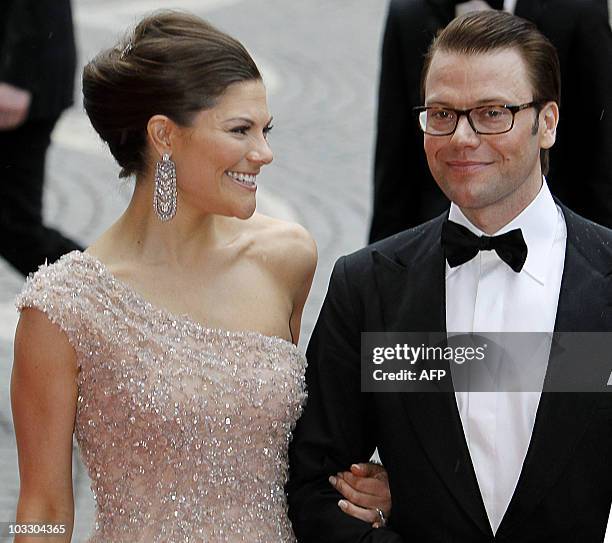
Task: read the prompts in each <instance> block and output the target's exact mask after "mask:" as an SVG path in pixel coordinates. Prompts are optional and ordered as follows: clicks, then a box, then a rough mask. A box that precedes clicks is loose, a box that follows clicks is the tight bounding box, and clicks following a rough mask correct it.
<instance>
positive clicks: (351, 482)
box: [329, 464, 391, 528]
mask: <svg viewBox="0 0 612 543" xmlns="http://www.w3.org/2000/svg"><path fill="white" fill-rule="evenodd" d="M329 482H330V483H331V485H332V486H333V487H334V488H335V489H336V490H337V491H338V492H340V494H342V495H343V496H344V497H345V498H346V500H340V501H339V502H338V506H339V507H340V509H342V511H344V512H345V513H346V514H347V515H351V516H352V517H355V518H358V519H360V520H363V521H365V522H370V523H371V524H372V526H374V527H375V528H379V527H380V526H381V518H380V515H379V513H378V511H377V509H380V510H381V511H382V513H383V515H384V518H385V519H388V518H389V515H390V514H391V492H390V490H389V478H388V476H387V471H386V470H385V468H384V467H382V466H380V465H378V464H353V465H352V466H351V470H350V471H343V472H340V473H338V474H337V475H336V476H335V477H334V476H332V477H330V478H329Z"/></svg>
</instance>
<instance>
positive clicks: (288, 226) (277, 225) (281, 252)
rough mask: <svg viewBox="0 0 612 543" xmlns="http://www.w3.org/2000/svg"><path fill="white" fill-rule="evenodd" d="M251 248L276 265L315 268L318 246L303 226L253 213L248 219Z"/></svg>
mask: <svg viewBox="0 0 612 543" xmlns="http://www.w3.org/2000/svg"><path fill="white" fill-rule="evenodd" d="M247 222H248V223H250V224H248V227H249V232H250V235H251V236H252V237H251V244H250V245H251V249H252V250H253V251H255V252H257V253H259V254H260V255H261V256H264V257H265V258H266V259H269V260H270V261H271V263H273V264H275V265H283V264H284V265H287V266H290V267H291V268H293V267H297V268H301V269H304V271H305V272H307V271H309V270H310V269H311V268H312V269H314V267H315V266H316V263H317V245H316V243H315V240H314V239H313V237H312V235H311V234H310V232H308V230H306V229H305V228H304V227H303V226H302V225H300V224H297V223H293V222H289V221H284V220H281V219H277V218H274V217H269V216H267V215H262V214H260V213H256V214H255V215H253V217H251V218H250V219H249V220H248V221H247Z"/></svg>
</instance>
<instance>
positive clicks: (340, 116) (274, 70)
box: [0, 0, 612, 542]
mask: <svg viewBox="0 0 612 543" xmlns="http://www.w3.org/2000/svg"><path fill="white" fill-rule="evenodd" d="M158 8H177V9H186V10H189V11H191V12H193V13H196V14H197V15H200V16H203V17H205V18H206V19H208V20H209V21H210V22H211V23H213V24H214V25H216V26H218V27H220V28H221V29H222V30H225V31H227V32H228V33H230V34H231V35H232V36H235V37H236V38H238V39H239V40H240V41H242V43H243V44H244V45H245V46H246V48H247V49H248V50H249V51H250V52H251V53H252V54H253V56H254V58H255V60H256V62H257V63H258V65H259V66H260V68H261V69H262V72H263V74H264V78H265V82H266V85H267V88H268V93H269V106H270V111H271V113H272V114H273V116H274V123H273V124H274V126H275V128H274V130H273V132H272V133H271V135H270V142H271V146H272V148H273V150H274V153H275V159H274V164H273V165H272V166H271V167H269V168H265V169H264V170H263V174H262V175H261V176H260V179H259V182H258V185H259V189H258V209H259V211H261V212H263V213H267V214H270V215H274V216H278V217H281V218H285V219H288V220H292V221H296V222H299V223H301V224H302V225H303V226H305V227H306V228H307V229H308V230H309V231H310V232H311V233H312V234H313V236H314V237H315V239H316V241H317V244H318V248H319V265H318V269H317V273H316V276H315V281H314V284H313V287H312V293H311V295H310V298H309V302H308V304H307V307H306V310H305V314H304V319H303V328H302V337H301V342H300V343H301V346H302V348H305V345H306V343H307V341H308V338H309V336H310V332H311V330H312V327H313V325H314V322H315V320H316V317H317V314H318V311H319V308H320V305H321V303H322V300H323V297H324V295H325V291H326V288H327V281H328V278H329V274H330V272H331V268H332V265H333V263H334V261H335V260H336V259H337V258H338V257H339V256H340V255H342V254H345V253H347V252H351V251H353V250H356V249H358V248H359V247H361V246H363V245H364V244H365V242H366V239H367V233H368V228H369V215H370V206H371V185H372V181H371V178H372V160H373V147H374V138H375V115H376V93H377V87H378V70H379V56H380V43H381V39H382V32H383V28H384V22H385V16H386V11H387V2H386V1H383V0H308V1H307V2H298V1H288V0H105V1H104V2H100V1H98V0H73V15H74V24H75V33H76V39H77V47H78V66H79V68H78V69H77V77H79V76H78V74H79V73H80V69H81V68H82V66H83V65H84V64H85V63H86V62H87V61H88V60H89V59H91V58H92V57H93V56H94V54H95V53H96V52H98V51H99V50H101V49H103V48H106V47H109V46H110V45H112V44H113V43H114V42H115V41H116V39H117V38H118V37H119V36H120V35H121V34H122V33H123V31H124V30H125V29H126V28H127V27H129V26H130V25H132V24H133V23H134V22H135V21H136V20H137V19H138V18H139V17H140V16H141V15H142V14H144V13H146V12H148V11H151V10H154V9H158ZM80 102H81V98H80V83H78V84H77V91H76V93H75V105H74V106H73V107H72V108H71V109H70V110H68V111H67V112H66V113H65V114H64V115H63V116H62V117H61V119H60V121H59V123H58V125H57V126H56V128H55V131H54V133H53V145H52V146H51V149H50V151H49V154H48V157H47V180H46V187H45V196H44V214H45V219H46V221H47V222H48V223H49V224H51V225H53V226H56V227H58V228H60V229H61V230H62V232H64V233H66V234H67V235H68V236H70V237H71V238H73V239H74V240H76V241H77V242H80V243H81V244H83V245H85V246H86V245H88V244H89V243H91V242H92V241H93V240H94V239H95V238H96V237H97V236H98V235H99V234H100V233H101V232H102V231H103V230H105V229H106V228H107V227H108V226H109V225H110V224H111V223H112V222H113V221H114V220H115V219H116V218H117V217H118V216H119V214H120V213H121V212H122V211H123V209H124V207H125V205H126V204H127V202H128V199H129V197H130V194H131V190H132V183H131V182H129V181H119V180H118V172H119V168H118V167H117V166H116V165H115V164H114V162H113V160H112V158H111V157H110V154H109V153H108V151H107V149H106V147H105V146H104V145H103V144H102V143H101V142H100V141H99V140H98V138H97V136H96V134H95V133H94V132H93V129H91V128H90V126H89V123H88V120H87V118H86V116H85V114H84V112H83V109H82V106H81V103H80ZM22 284H23V279H22V277H21V275H19V274H17V273H16V272H15V271H13V269H12V268H10V267H9V266H8V265H7V264H6V263H5V262H4V261H3V260H2V259H0V522H8V521H12V520H14V518H15V506H16V502H17V494H18V474H17V455H16V451H15V439H14V435H13V431H12V422H11V414H10V402H9V381H10V369H11V363H12V338H13V334H14V331H15V325H16V322H17V313H16V310H15V309H14V305H13V300H14V298H15V296H16V294H17V293H18V292H19V291H20V289H21V287H22ZM77 457H78V455H75V464H74V479H75V500H76V513H75V518H76V525H75V530H74V537H73V540H74V541H82V540H84V539H85V538H86V536H87V534H88V533H89V531H90V528H91V526H92V522H93V500H92V497H91V492H90V490H89V482H88V478H87V474H86V473H85V471H84V470H83V468H82V466H81V464H80V462H79V461H78V458H77ZM610 531H611V530H610V529H609V530H608V534H609V535H608V539H607V540H606V541H608V540H609V541H611V542H612V534H610Z"/></svg>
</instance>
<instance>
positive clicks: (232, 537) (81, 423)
mask: <svg viewBox="0 0 612 543" xmlns="http://www.w3.org/2000/svg"><path fill="white" fill-rule="evenodd" d="M16 303H17V307H18V308H19V309H21V308H24V307H34V308H37V309H39V310H41V311H43V312H44V313H45V314H46V315H47V316H48V318H49V319H50V320H51V321H52V322H54V323H56V324H57V325H59V326H60V328H61V329H62V330H63V331H64V333H65V334H66V335H67V337H68V339H69V341H70V343H71V344H72V345H73V347H74V348H75V350H76V353H77V361H78V365H79V369H80V371H79V374H78V379H77V384H78V392H79V394H78V405H77V415H76V423H75V435H76V439H77V442H78V444H79V448H80V451H81V456H82V459H83V463H84V464H85V466H86V467H87V469H88V472H89V475H90V477H91V480H92V484H91V487H92V490H93V492H94V496H95V498H96V505H97V507H96V525H95V530H94V532H93V534H92V535H91V537H90V539H89V540H88V542H89V543H101V542H105V543H106V542H113V543H117V542H126V543H127V542H129V543H136V542H147V543H151V542H162V541H163V542H165V543H169V542H177V543H178V542H181V543H183V542H216V541H219V542H221V541H228V542H244V541H248V542H250V543H253V542H261V543H277V542H295V536H294V534H293V531H292V528H291V524H290V521H289V518H288V516H287V504H286V497H285V494H284V485H285V482H286V480H287V473H288V468H287V464H288V459H287V448H288V444H289V441H290V439H291V430H292V429H293V427H294V425H295V423H296V421H297V419H298V417H299V415H300V414H301V411H302V407H303V404H304V402H305V399H306V393H305V384H304V372H305V367H306V360H305V358H304V355H303V354H301V352H300V351H299V350H298V349H297V347H295V346H294V345H293V344H292V343H290V342H288V341H286V340H284V339H281V338H277V337H269V336H265V335H263V334H260V333H258V332H230V331H226V330H218V329H208V328H205V327H203V326H201V325H200V324H198V323H196V322H193V321H191V320H190V319H189V318H188V317H180V316H175V315H172V314H171V313H169V312H167V311H165V310H163V309H161V308H157V307H155V306H153V305H152V304H151V303H149V302H147V301H146V300H144V299H143V298H141V297H140V296H139V295H138V294H137V293H136V292H134V291H133V290H132V289H131V288H130V287H129V286H128V285H127V284H125V283H122V282H121V281H119V280H116V279H115V278H114V277H113V276H112V274H111V273H110V272H109V271H108V270H107V269H106V268H105V267H104V265H103V264H102V263H101V262H99V261H98V260H96V259H95V258H94V257H93V256H90V255H88V254H87V253H80V252H78V251H75V252H72V253H70V254H68V255H65V256H64V257H62V258H61V259H60V260H59V261H58V262H56V263H55V264H52V265H49V266H41V268H40V269H39V271H38V272H37V273H36V274H34V275H33V276H32V277H30V278H29V279H28V281H27V283H26V285H25V287H24V290H23V292H22V293H21V294H20V295H19V297H18V298H17V302H16Z"/></svg>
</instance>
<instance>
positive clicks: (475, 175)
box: [424, 49, 557, 222]
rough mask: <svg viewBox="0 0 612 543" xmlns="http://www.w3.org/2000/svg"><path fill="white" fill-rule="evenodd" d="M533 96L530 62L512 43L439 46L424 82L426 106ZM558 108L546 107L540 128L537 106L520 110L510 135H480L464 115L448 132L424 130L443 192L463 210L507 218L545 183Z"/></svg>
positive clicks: (520, 99) (508, 102) (527, 99)
mask: <svg viewBox="0 0 612 543" xmlns="http://www.w3.org/2000/svg"><path fill="white" fill-rule="evenodd" d="M532 100H533V91H532V88H531V84H530V82H529V79H528V76H527V70H526V67H525V64H524V62H523V59H522V58H521V56H520V54H519V53H518V51H516V50H514V49H500V50H498V51H494V52H491V53H485V54H477V55H464V54H458V53H449V52H443V51H438V52H436V53H435V54H434V56H433V59H432V61H431V65H430V69H429V72H428V74H427V79H426V82H425V105H427V106H444V107H449V108H455V109H468V108H472V107H476V106H482V105H502V104H506V105H520V104H525V103H528V102H531V101H532ZM551 107H552V108H553V109H554V112H553V114H552V115H551ZM556 111H557V110H556V106H555V105H554V104H553V106H547V107H545V108H544V110H543V111H542V112H540V114H539V115H540V122H539V127H538V128H537V131H535V133H534V125H535V122H536V119H537V116H538V111H537V110H536V109H535V108H528V109H525V110H522V111H519V112H517V113H516V116H515V120H514V127H513V128H512V130H510V132H506V133H505V134H498V135H479V134H476V133H475V132H474V131H473V129H472V127H471V126H470V124H469V123H468V120H467V117H466V116H462V117H460V119H459V124H458V125H457V129H456V130H455V132H454V133H453V134H451V135H449V136H430V135H428V134H425V138H424V146H425V154H426V155H427V162H428V163H429V168H430V170H431V172H432V175H433V176H434V178H435V180H436V182H437V183H438V185H439V186H440V188H441V189H442V191H443V192H444V194H446V196H447V197H448V198H449V199H450V200H452V201H453V202H455V203H456V204H457V205H458V206H459V207H461V208H462V209H463V210H464V211H468V212H469V211H472V212H474V213H481V212H482V211H485V212H486V211H489V210H493V209H495V210H497V211H499V212H500V213H501V214H502V215H504V216H507V222H509V221H510V220H511V219H512V218H514V217H515V216H516V215H518V213H520V211H522V209H524V208H525V207H526V206H527V205H528V204H529V202H530V201H531V200H532V199H533V198H534V197H535V195H536V194H537V192H538V190H539V188H540V186H541V179H542V175H541V168H540V147H545V148H548V147H551V146H552V144H553V143H554V128H555V127H556V118H557V117H556V115H557V114H556ZM551 122H552V123H553V124H554V126H552V131H551V129H550V128H551Z"/></svg>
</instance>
